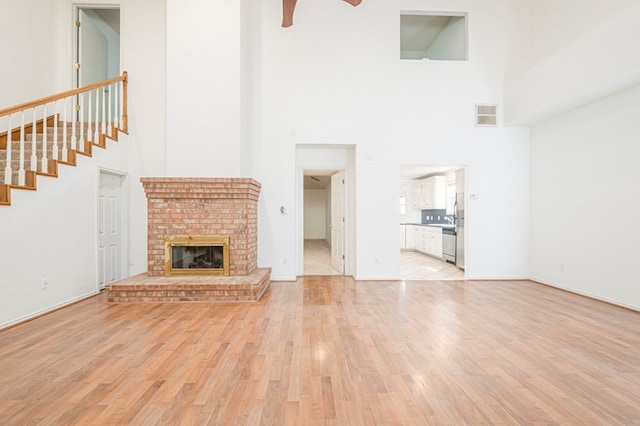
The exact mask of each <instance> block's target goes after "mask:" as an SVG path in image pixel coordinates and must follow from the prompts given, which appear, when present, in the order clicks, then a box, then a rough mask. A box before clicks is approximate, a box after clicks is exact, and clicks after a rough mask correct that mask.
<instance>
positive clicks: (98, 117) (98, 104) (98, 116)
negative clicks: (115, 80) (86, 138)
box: [93, 88, 100, 143]
mask: <svg viewBox="0 0 640 426" xmlns="http://www.w3.org/2000/svg"><path fill="white" fill-rule="evenodd" d="M99 122H100V88H98V89H96V121H95V123H94V125H95V127H96V131H95V133H94V136H93V143H99V142H100V138H99V137H98V132H99V131H100V130H98V123H99Z"/></svg>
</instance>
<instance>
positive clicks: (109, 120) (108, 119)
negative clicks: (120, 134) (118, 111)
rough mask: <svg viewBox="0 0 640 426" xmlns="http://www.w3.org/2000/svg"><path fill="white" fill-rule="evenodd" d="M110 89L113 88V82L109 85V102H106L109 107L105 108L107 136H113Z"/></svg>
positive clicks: (111, 95)
mask: <svg viewBox="0 0 640 426" xmlns="http://www.w3.org/2000/svg"><path fill="white" fill-rule="evenodd" d="M111 90H113V84H110V85H109V102H108V106H109V108H107V123H109V124H108V126H107V134H108V135H109V136H113V110H112V109H111V108H112V103H111V98H112V97H113V94H112V93H111Z"/></svg>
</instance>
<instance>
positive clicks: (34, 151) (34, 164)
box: [29, 107, 38, 172]
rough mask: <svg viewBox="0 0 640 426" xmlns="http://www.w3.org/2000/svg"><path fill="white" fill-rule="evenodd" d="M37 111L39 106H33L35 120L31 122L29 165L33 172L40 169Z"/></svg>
mask: <svg viewBox="0 0 640 426" xmlns="http://www.w3.org/2000/svg"><path fill="white" fill-rule="evenodd" d="M37 112H38V107H33V121H32V123H31V164H30V166H31V167H29V169H30V170H31V171H32V172H37V171H38V141H37V138H36V118H37Z"/></svg>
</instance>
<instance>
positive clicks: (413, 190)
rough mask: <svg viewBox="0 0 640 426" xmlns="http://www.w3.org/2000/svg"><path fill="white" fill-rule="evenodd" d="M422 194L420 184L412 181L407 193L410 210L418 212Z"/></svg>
mask: <svg viewBox="0 0 640 426" xmlns="http://www.w3.org/2000/svg"><path fill="white" fill-rule="evenodd" d="M421 193H422V182H421V181H414V182H413V183H412V184H411V186H410V187H409V191H408V193H407V195H408V200H409V203H408V204H409V206H411V208H412V209H416V210H420V202H421V195H420V194H421Z"/></svg>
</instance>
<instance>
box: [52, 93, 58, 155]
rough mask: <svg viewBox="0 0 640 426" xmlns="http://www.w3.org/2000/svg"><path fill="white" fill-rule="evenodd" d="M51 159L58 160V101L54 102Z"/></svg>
mask: <svg viewBox="0 0 640 426" xmlns="http://www.w3.org/2000/svg"><path fill="white" fill-rule="evenodd" d="M51 149H52V151H51V158H52V159H54V160H57V159H58V101H53V146H52V147H51Z"/></svg>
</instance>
